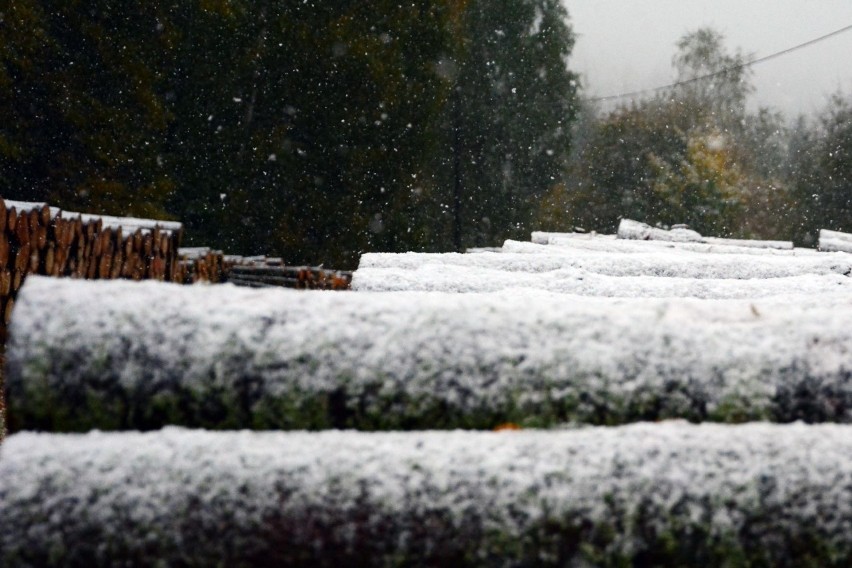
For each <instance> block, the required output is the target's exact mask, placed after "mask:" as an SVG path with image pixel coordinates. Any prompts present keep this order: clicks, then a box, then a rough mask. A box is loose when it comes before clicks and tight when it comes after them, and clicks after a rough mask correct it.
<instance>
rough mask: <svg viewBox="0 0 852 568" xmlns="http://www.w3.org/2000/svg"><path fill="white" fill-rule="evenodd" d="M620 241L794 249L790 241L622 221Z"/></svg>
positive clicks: (628, 220) (627, 220)
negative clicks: (724, 235) (707, 233)
mask: <svg viewBox="0 0 852 568" xmlns="http://www.w3.org/2000/svg"><path fill="white" fill-rule="evenodd" d="M617 234H618V238H619V239H635V240H654V241H673V242H699V243H708V244H716V245H733V246H742V247H755V248H770V249H773V248H774V249H792V248H793V243H792V242H790V241H761V240H747V239H723V238H718V237H704V236H702V235H701V234H699V233H698V232H696V231H693V230H690V229H687V228H685V227H674V228H672V229H670V230H666V229H658V228H656V227H651V226H650V225H646V224H645V223H640V222H638V221H632V220H630V219H622V220H621V221H620V222H619V224H618V233H617Z"/></svg>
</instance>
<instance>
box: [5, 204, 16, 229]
mask: <svg viewBox="0 0 852 568" xmlns="http://www.w3.org/2000/svg"><path fill="white" fill-rule="evenodd" d="M6 213H7V215H6V229H7V230H8V232H9V234H10V235H14V234H15V229H17V227H18V210H17V209H15V207H14V206H12V207H9V209H8V211H7V212H6Z"/></svg>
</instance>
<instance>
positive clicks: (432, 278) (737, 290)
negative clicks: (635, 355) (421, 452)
mask: <svg viewBox="0 0 852 568" xmlns="http://www.w3.org/2000/svg"><path fill="white" fill-rule="evenodd" d="M512 288H524V289H536V290H548V291H550V292H559V293H563V294H576V295H579V296H603V297H610V298H707V299H748V298H766V297H769V296H782V295H823V294H834V293H840V292H845V293H847V294H848V293H852V278H849V277H848V276H842V275H840V274H822V275H812V274H806V275H802V276H787V277H782V278H766V279H743V280H733V279H719V278H656V277H653V276H606V275H601V274H595V273H593V272H589V271H587V270H581V269H577V268H563V269H560V270H554V271H551V272H534V273H525V272H508V271H503V270H492V269H489V268H478V267H468V266H453V265H440V264H426V265H423V266H421V267H419V268H417V269H414V270H407V269H403V268H360V269H358V270H357V271H356V272H355V274H354V276H353V280H352V289H353V290H357V291H361V292H364V291H370V292H391V291H423V292H456V293H472V292H496V291H498V290H508V289H512Z"/></svg>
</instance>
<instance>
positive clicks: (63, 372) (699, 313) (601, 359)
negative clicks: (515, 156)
mask: <svg viewBox="0 0 852 568" xmlns="http://www.w3.org/2000/svg"><path fill="white" fill-rule="evenodd" d="M483 254H484V253H483ZM82 306H85V309H81V307H82ZM850 309H852V297H850V295H849V294H839V295H831V296H827V297H813V298H801V297H798V298H785V297H778V298H771V299H762V300H751V301H737V300H689V299H676V300H661V299H613V298H590V297H580V296H573V295H566V294H552V293H548V292H542V291H536V290H517V289H515V290H507V291H505V292H499V293H493V294H442V293H419V292H400V293H393V292H391V293H376V294H371V293H366V292H365V293H349V294H304V293H299V292H298V291H291V290H249V289H241V288H237V287H234V286H230V285H221V286H211V287H181V286H177V285H170V284H164V283H157V282H141V283H134V282H124V281H112V282H110V281H103V282H84V281H71V280H57V279H48V278H30V279H29V280H28V281H27V284H26V285H25V286H24V287H23V288H22V293H21V295H20V296H19V301H18V304H17V306H16V309H15V314H14V317H13V321H12V327H11V331H10V336H11V340H10V345H9V347H8V351H7V367H8V369H7V371H8V373H7V392H8V397H7V402H8V405H9V410H8V421H9V426H10V430H21V429H44V430H51V431H80V430H88V429H90V428H99V429H102V430H115V429H151V428H157V427H160V426H163V425H166V424H175V425H182V426H192V427H196V426H197V427H207V428H219V429H222V428H241V427H248V428H256V429H265V428H282V429H304V428H307V429H321V428H328V427H336V428H343V427H354V428H359V429H422V428H438V429H443V428H492V427H494V426H496V425H498V424H500V423H503V422H515V423H520V424H524V425H550V424H556V423H563V422H582V423H595V424H618V423H627V422H631V421H636V420H655V419H663V418H686V419H690V420H694V421H700V420H713V421H743V420H749V419H768V420H775V421H792V420H797V419H803V420H806V421H813V422H816V421H838V422H852V328H850V326H849V324H848V323H849V320H848V314H849V312H850Z"/></svg>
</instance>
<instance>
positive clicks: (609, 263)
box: [359, 243, 852, 279]
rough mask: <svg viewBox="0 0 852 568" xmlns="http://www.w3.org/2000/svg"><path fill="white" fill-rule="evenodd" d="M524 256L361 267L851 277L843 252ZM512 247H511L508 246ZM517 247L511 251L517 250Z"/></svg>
mask: <svg viewBox="0 0 852 568" xmlns="http://www.w3.org/2000/svg"><path fill="white" fill-rule="evenodd" d="M518 245H524V246H523V248H525V249H526V252H512V253H508V252H504V253H489V252H482V253H476V254H460V253H416V252H405V253H367V254H363V255H361V261H360V263H359V269H361V268H404V269H416V268H419V267H421V266H423V265H426V264H442V265H455V266H470V267H478V268H488V269H491V270H506V271H511V272H528V273H533V272H549V271H553V270H559V269H566V268H579V269H583V270H587V271H589V272H594V273H597V274H605V275H609V276H661V277H669V278H729V279H730V278H735V279H745V278H779V277H785V276H801V275H803V274H843V275H849V274H850V273H852V255H848V254H845V253H833V254H819V255H812V256H811V255H807V256H801V257H798V256H793V257H790V256H774V255H765V256H764V255H759V256H755V255H738V254H720V255H702V254H682V253H676V252H671V251H667V250H666V251H655V252H648V253H615V252H614V253H608V254H600V253H599V252H595V251H588V252H586V253H583V252H582V251H576V252H575V251H571V252H570V254H566V251H565V250H563V251H560V250H558V248H557V247H550V246H549V245H537V244H533V243H518ZM513 246H515V245H513ZM520 248H522V247H520V246H518V247H517V250H520Z"/></svg>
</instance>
